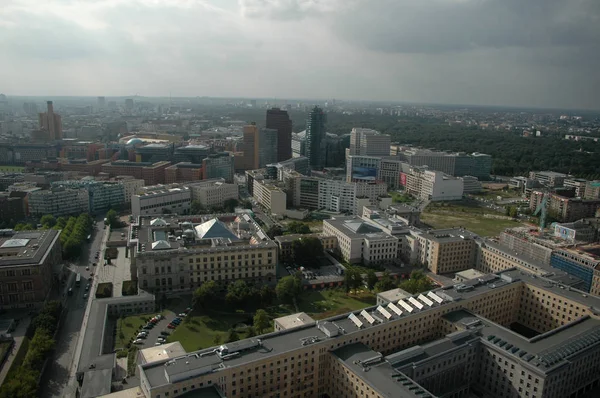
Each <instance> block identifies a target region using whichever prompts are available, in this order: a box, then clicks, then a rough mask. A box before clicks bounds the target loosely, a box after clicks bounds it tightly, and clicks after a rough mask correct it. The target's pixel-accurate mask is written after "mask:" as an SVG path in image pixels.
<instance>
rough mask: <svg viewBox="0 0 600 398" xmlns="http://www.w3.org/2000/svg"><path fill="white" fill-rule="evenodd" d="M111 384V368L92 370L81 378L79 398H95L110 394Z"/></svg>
mask: <svg viewBox="0 0 600 398" xmlns="http://www.w3.org/2000/svg"><path fill="white" fill-rule="evenodd" d="M111 384H112V368H111V369H102V370H92V371H89V372H87V373H86V374H85V376H84V377H83V384H82V386H81V395H80V397H81V398H95V397H99V396H102V395H106V394H110V388H111Z"/></svg>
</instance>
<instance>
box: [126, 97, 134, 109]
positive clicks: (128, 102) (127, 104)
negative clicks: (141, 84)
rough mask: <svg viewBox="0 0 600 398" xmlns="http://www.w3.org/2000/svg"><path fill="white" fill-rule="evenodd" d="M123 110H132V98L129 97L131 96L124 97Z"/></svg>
mask: <svg viewBox="0 0 600 398" xmlns="http://www.w3.org/2000/svg"><path fill="white" fill-rule="evenodd" d="M125 110H126V111H128V112H131V111H133V99H131V98H126V99H125Z"/></svg>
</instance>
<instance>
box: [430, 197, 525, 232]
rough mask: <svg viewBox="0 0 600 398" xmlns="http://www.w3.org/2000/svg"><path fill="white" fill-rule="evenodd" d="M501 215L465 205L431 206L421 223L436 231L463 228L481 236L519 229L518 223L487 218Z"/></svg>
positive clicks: (446, 204)
mask: <svg viewBox="0 0 600 398" xmlns="http://www.w3.org/2000/svg"><path fill="white" fill-rule="evenodd" d="M485 214H489V215H492V216H501V214H500V213H498V212H494V211H492V210H488V209H485V208H482V207H477V206H474V205H471V204H465V203H462V202H461V203H452V204H450V203H445V204H433V205H429V206H428V207H427V209H425V211H424V212H423V213H422V214H421V222H422V223H424V224H427V225H429V226H431V227H432V228H434V229H442V228H452V227H459V226H460V227H463V228H465V229H468V230H469V231H471V232H474V233H476V234H478V235H481V236H496V235H498V234H499V233H500V232H502V231H503V230H504V229H506V228H511V227H517V226H519V225H521V224H519V223H518V222H516V221H512V220H504V219H495V218H487V217H485V216H484V215H485Z"/></svg>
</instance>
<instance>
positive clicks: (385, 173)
mask: <svg viewBox="0 0 600 398" xmlns="http://www.w3.org/2000/svg"><path fill="white" fill-rule="evenodd" d="M409 170H410V165H409V164H408V163H404V162H401V161H400V160H398V159H397V158H394V157H390V156H388V157H382V158H381V162H380V163H379V169H378V170H377V179H378V180H380V181H383V182H385V183H386V184H387V186H388V187H389V189H398V188H400V187H401V186H402V184H401V181H400V174H401V173H403V172H404V173H407V172H408V171H409Z"/></svg>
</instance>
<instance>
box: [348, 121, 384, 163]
mask: <svg viewBox="0 0 600 398" xmlns="http://www.w3.org/2000/svg"><path fill="white" fill-rule="evenodd" d="M390 143H391V141H390V136H389V135H387V134H381V133H380V132H379V131H377V130H372V129H365V128H359V127H354V128H353V129H352V132H351V133H350V152H349V154H350V155H362V156H390Z"/></svg>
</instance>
